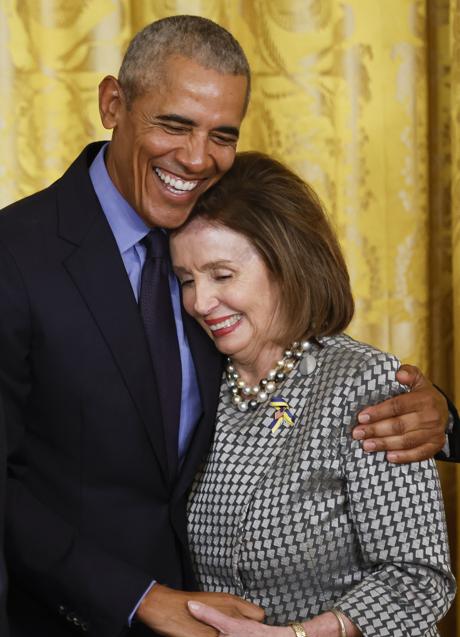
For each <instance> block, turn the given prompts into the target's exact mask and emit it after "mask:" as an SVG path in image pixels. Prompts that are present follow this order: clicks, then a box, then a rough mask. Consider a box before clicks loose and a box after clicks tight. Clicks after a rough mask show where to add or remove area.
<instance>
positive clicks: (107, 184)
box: [89, 143, 150, 254]
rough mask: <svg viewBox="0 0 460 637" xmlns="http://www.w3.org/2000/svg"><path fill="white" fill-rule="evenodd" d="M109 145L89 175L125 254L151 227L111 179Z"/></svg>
mask: <svg viewBox="0 0 460 637" xmlns="http://www.w3.org/2000/svg"><path fill="white" fill-rule="evenodd" d="M107 146H108V143H107V144H104V146H103V147H102V148H101V150H100V151H99V152H98V154H97V155H96V157H95V158H94V161H93V163H92V164H91V166H90V169H89V176H90V178H91V181H92V183H93V188H94V190H95V191H96V195H97V198H98V199H99V203H100V204H101V206H102V210H103V211H104V214H105V216H106V217H107V221H108V222H109V225H110V228H111V229H112V232H113V235H114V237H115V241H116V242H117V245H118V249H119V250H120V253H121V254H123V253H124V252H126V251H127V250H129V249H130V248H132V247H133V246H134V245H135V244H136V243H139V241H141V240H142V239H143V238H144V237H145V235H146V234H147V233H148V232H149V231H150V228H149V226H147V224H146V223H144V221H143V220H142V219H141V218H140V217H139V215H138V214H137V212H136V211H135V210H134V208H133V207H132V206H131V205H130V204H129V203H128V202H127V201H126V199H125V198H124V197H123V196H122V195H121V194H120V193H119V192H118V190H117V189H116V187H115V185H114V183H113V181H112V180H111V178H110V176H109V173H108V171H107V168H106V165H105V160H104V156H105V151H106V148H107Z"/></svg>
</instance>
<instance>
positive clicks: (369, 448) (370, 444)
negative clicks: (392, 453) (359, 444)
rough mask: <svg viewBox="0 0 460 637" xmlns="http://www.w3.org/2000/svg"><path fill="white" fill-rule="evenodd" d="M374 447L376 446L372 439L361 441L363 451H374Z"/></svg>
mask: <svg viewBox="0 0 460 637" xmlns="http://www.w3.org/2000/svg"><path fill="white" fill-rule="evenodd" d="M376 448H377V445H376V444H375V442H374V441H373V440H366V441H365V442H364V443H363V449H364V451H375V450H376Z"/></svg>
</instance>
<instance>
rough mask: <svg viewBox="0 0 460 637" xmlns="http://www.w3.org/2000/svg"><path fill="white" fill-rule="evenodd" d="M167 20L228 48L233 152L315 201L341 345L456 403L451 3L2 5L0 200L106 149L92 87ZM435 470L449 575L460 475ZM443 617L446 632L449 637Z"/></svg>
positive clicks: (457, 175)
mask: <svg viewBox="0 0 460 637" xmlns="http://www.w3.org/2000/svg"><path fill="white" fill-rule="evenodd" d="M176 13H192V14H197V15H202V16H205V17H208V18H211V19H213V20H215V21H216V22H219V23H220V24H222V25H223V26H225V27H227V28H228V29H229V30H230V31H231V32H232V33H233V34H234V35H235V36H236V38H237V39H238V40H239V41H240V43H241V44H242V46H243V47H244V49H245V51H246V53H247V55H248V57H249V61H250V63H251V66H252V70H253V75H254V83H253V95H252V102H251V106H250V110H249V112H248V115H247V118H246V121H245V123H244V126H243V131H242V137H241V143H240V145H239V149H240V150H247V149H258V150H262V151H265V152H267V153H270V154H272V155H274V156H275V157H277V158H279V159H281V160H282V161H284V162H286V163H287V164H289V165H290V166H291V167H292V168H293V169H295V170H296V171H298V172H299V173H300V174H301V175H302V176H303V177H304V178H305V179H307V180H308V181H309V182H310V183H311V184H312V185H313V187H314V188H315V189H316V190H317V191H318V192H319V194H320V196H321V198H322V200H323V202H324V204H325V206H326V208H327V210H328V211H329V214H330V216H331V219H332V221H333V223H334V224H335V227H336V229H337V232H338V234H339V237H340V240H341V244H342V247H343V249H344V251H345V255H346V258H347V262H348V266H349V269H350V272H351V277H352V281H353V289H354V293H355V298H356V305H357V311H356V318H355V320H354V322H353V324H352V327H351V329H350V330H349V332H350V333H351V335H353V336H355V337H357V338H359V339H361V340H364V341H368V342H369V343H372V344H373V345H376V346H377V347H380V348H382V349H384V350H388V351H391V352H394V353H395V354H397V355H398V356H399V357H400V358H401V359H402V360H403V361H406V362H412V363H415V364H417V365H419V366H421V368H422V369H423V370H424V371H425V372H426V373H427V374H429V376H430V377H431V379H432V380H433V381H434V382H436V383H437V384H439V385H440V386H441V387H442V388H443V389H444V390H445V391H446V392H447V393H448V394H450V395H451V397H452V398H454V399H456V401H457V404H460V206H459V204H460V0H177V1H174V0H119V1H117V0H0V95H1V98H0V149H1V159H0V205H6V204H8V203H10V202H12V201H14V200H16V199H18V198H19V197H23V196H25V195H28V194H30V193H32V192H34V191H36V190H38V189H40V188H42V187H44V186H46V185H48V184H49V183H50V182H52V181H53V180H54V179H56V178H57V177H58V176H59V175H61V173H62V172H63V170H64V169H65V168H66V167H67V165H68V164H69V162H70V161H71V160H73V158H74V157H75V156H76V154H77V153H79V151H80V150H81V148H82V147H83V146H84V145H85V144H86V143H88V142H89V141H91V140H95V139H101V138H107V131H105V130H104V129H103V128H102V126H101V125H100V123H99V115H98V107H97V85H98V83H99V81H100V80H101V78H102V77H103V76H104V75H105V74H109V73H111V74H115V75H116V74H117V71H118V68H119V65H120V61H121V57H122V54H123V52H124V50H125V47H126V45H127V42H128V41H129V40H130V38H131V37H132V35H133V34H134V33H135V32H136V31H138V30H139V29H140V28H142V27H143V26H144V25H145V24H147V23H149V22H151V21H153V20H156V19H158V18H162V17H165V16H167V15H173V14H176ZM287 249H288V246H287ZM455 367H457V373H456V370H455ZM439 468H440V470H441V474H442V479H443V491H444V497H445V500H446V507H447V514H448V521H449V527H450V538H451V548H452V554H453V561H454V563H456V564H457V565H458V560H459V558H460V551H459V550H458V549H457V545H458V540H459V529H460V525H459V524H458V522H457V512H456V502H457V499H458V497H459V496H458V493H459V489H458V488H457V487H458V486H459V485H460V473H458V469H456V467H454V466H450V465H449V466H446V465H444V464H440V465H439ZM458 614H459V611H458V610H457V611H456V610H455V609H453V610H452V611H450V613H449V615H448V616H447V618H446V619H445V620H444V622H443V635H444V636H445V637H447V636H449V637H451V636H453V635H456V634H457V635H460V617H458Z"/></svg>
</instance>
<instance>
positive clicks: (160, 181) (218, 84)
mask: <svg viewBox="0 0 460 637" xmlns="http://www.w3.org/2000/svg"><path fill="white" fill-rule="evenodd" d="M162 77H163V79H161V80H160V81H159V82H158V86H157V87H155V88H153V89H151V90H149V91H148V92H147V93H145V94H143V95H141V96H140V97H137V98H135V99H134V100H133V102H132V104H131V108H130V109H128V108H127V107H126V103H125V100H124V98H123V96H122V95H121V89H120V87H119V85H118V84H117V83H116V81H115V80H114V79H113V78H112V82H113V83H112V85H111V86H110V85H109V86H108V87H106V88H104V83H102V84H101V113H102V119H103V123H104V125H105V126H106V127H107V128H113V129H114V130H113V137H112V141H111V143H110V145H109V149H108V153H107V159H106V161H107V168H108V171H109V174H110V176H111V178H112V180H113V182H114V184H115V186H116V187H117V189H118V190H119V191H120V192H121V194H122V195H123V196H124V197H125V199H127V201H128V202H129V203H130V204H131V205H132V206H133V208H134V209H135V210H136V212H137V213H138V214H139V216H140V217H142V219H143V220H144V221H145V222H146V223H147V224H148V225H149V226H152V227H153V226H161V227H165V228H176V227H177V226H180V225H181V224H182V223H183V222H184V221H185V219H186V218H187V217H188V215H189V213H190V211H191V210H192V208H193V206H194V204H195V203H196V201H197V199H198V197H199V196H200V195H201V194H202V193H203V192H204V191H205V190H207V189H208V188H210V186H212V185H213V184H214V183H216V181H218V180H219V179H220V178H221V177H222V175H223V174H224V173H225V172H226V171H227V170H228V169H229V168H230V167H231V165H232V163H233V160H234V157H235V152H236V143H237V140H238V134H239V128H240V124H241V120H242V119H243V114H244V106H245V97H246V90H247V80H246V78H245V77H244V76H242V75H226V74H221V73H218V72H217V71H214V70H212V69H206V68H204V67H203V66H201V65H200V64H198V63H197V62H195V61H194V60H191V59H188V58H184V57H180V56H172V57H170V58H169V59H168V60H167V61H166V63H165V69H164V73H163V74H162ZM114 87H115V88H116V89H118V91H119V92H118V97H116V95H117V91H116V90H115V91H114V90H113V89H114ZM109 90H111V91H112V93H111V94H113V95H114V97H113V99H112V101H110V100H109V101H108V102H107V100H106V104H109V111H110V112H109V118H108V119H107V117H106V118H105V119H104V107H103V100H104V91H109ZM106 98H107V96H106Z"/></svg>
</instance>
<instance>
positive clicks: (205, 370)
mask: <svg viewBox="0 0 460 637" xmlns="http://www.w3.org/2000/svg"><path fill="white" fill-rule="evenodd" d="M182 314H183V321H184V326H185V330H186V333H187V338H188V341H189V345H190V350H191V352H192V356H193V360H194V363H195V369H196V372H197V377H198V386H199V390H200V396H201V404H202V406H203V413H202V415H201V418H200V420H199V422H198V425H197V427H196V429H195V433H194V435H193V438H192V441H191V443H190V446H189V449H188V451H187V454H186V457H185V460H184V464H183V466H182V469H181V472H180V475H179V479H178V482H177V485H176V489H175V492H174V497H175V498H179V497H180V496H181V495H182V494H183V493H184V492H185V491H186V489H187V488H188V487H189V486H190V484H191V481H192V479H193V476H194V475H195V473H196V471H197V469H198V466H199V464H200V462H201V461H202V460H203V458H204V456H205V454H206V452H207V451H208V449H209V447H210V445H211V440H212V434H213V432H214V424H215V419H216V411H217V405H218V401H219V390H220V381H221V376H222V368H223V357H222V355H221V354H220V353H219V352H218V351H217V350H216V348H215V347H214V344H213V343H212V341H211V339H210V338H209V337H208V336H207V334H206V333H205V331H204V330H203V328H201V327H200V326H199V325H198V323H197V322H196V321H195V320H194V319H192V318H191V317H190V316H189V315H188V314H187V313H186V312H185V310H184V311H183V312H182Z"/></svg>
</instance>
